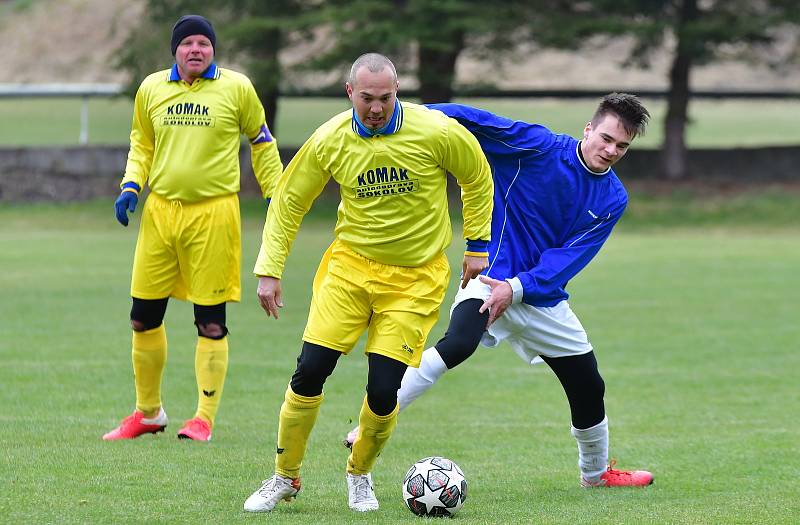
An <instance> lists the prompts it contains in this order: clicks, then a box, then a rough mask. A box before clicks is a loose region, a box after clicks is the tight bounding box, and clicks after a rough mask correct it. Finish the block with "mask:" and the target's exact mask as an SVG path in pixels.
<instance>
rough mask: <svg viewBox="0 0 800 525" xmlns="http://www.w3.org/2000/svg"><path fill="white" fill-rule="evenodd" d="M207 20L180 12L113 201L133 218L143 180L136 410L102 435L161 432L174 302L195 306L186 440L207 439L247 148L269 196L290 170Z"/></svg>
mask: <svg viewBox="0 0 800 525" xmlns="http://www.w3.org/2000/svg"><path fill="white" fill-rule="evenodd" d="M216 45H217V39H216V34H215V32H214V28H213V27H212V25H211V22H209V21H208V20H206V19H205V18H203V17H202V16H199V15H186V16H183V17H181V18H180V19H179V20H178V21H177V22H176V23H175V26H174V27H173V29H172V39H171V43H170V48H171V50H172V55H173V56H174V57H175V64H174V65H173V66H172V68H171V69H167V70H164V71H159V72H157V73H153V74H151V75H150V76H148V77H147V78H145V79H144V81H142V84H141V85H140V86H139V90H138V91H137V93H136V100H135V102H134V108H133V124H132V128H131V147H130V152H129V153H128V163H127V165H126V167H125V175H124V177H123V178H122V182H121V184H120V188H121V190H122V193H120V196H119V198H117V201H116V202H115V203H114V207H115V211H116V216H117V220H118V221H119V222H120V223H121V224H122V225H123V226H127V225H128V212H133V211H134V209H135V208H136V204H137V202H138V195H139V192H140V191H141V190H142V188H144V186H145V184H147V185H148V186H149V187H150V196H149V197H148V198H147V202H146V203H145V205H144V211H143V213H142V221H141V225H140V227H139V238H138V240H137V242H136V254H135V255H134V258H133V277H132V279H131V296H132V298H133V306H132V308H131V327H132V328H133V356H132V360H133V371H134V385H135V387H136V408H135V410H134V412H133V414H131V415H130V416H128V417H126V418H125V419H123V420H122V423H121V424H120V425H119V426H118V427H117V428H115V429H114V430H112V431H110V432H108V433H106V434H105V435H104V436H103V439H105V440H117V439H133V438H136V437H138V436H140V435H142V434H147V433H156V432H160V431H163V430H164V427H166V425H167V415H166V413H165V412H164V408H163V407H162V405H161V377H162V373H163V371H164V366H165V364H166V360H167V333H166V329H165V328H164V323H163V321H164V314H165V312H166V309H167V301H168V300H169V298H170V297H174V298H176V299H182V300H188V301H191V302H192V303H194V319H195V325H197V335H198V338H197V347H196V350H195V376H196V378H197V396H198V403H197V411H196V412H195V414H194V417H192V418H191V419H189V420H187V421H186V422H185V424H184V426H183V427H182V428H181V429H180V430H179V431H178V437H180V438H184V439H191V440H196V441H209V440H210V439H211V431H212V428H213V426H214V418H215V416H216V414H217V409H218V407H219V402H220V398H221V397H222V388H223V386H224V383H225V375H226V371H227V368H228V337H227V335H228V329H227V327H226V326H225V317H226V316H225V305H226V303H227V302H228V301H238V300H239V299H240V296H241V282H240V281H241V279H240V276H239V274H240V262H239V261H240V259H241V231H240V230H241V228H240V225H239V223H240V217H239V200H238V197H237V193H238V191H239V147H240V140H241V136H242V135H243V134H244V135H246V136H247V137H248V138H249V139H250V144H251V157H252V163H253V171H254V172H255V175H256V178H257V179H258V183H259V185H260V186H261V191H262V194H263V196H264V197H265V198H267V199H268V198H269V197H270V196H271V195H272V188H273V186H274V185H275V181H276V180H277V178H278V176H279V175H280V173H281V171H282V170H283V167H282V165H281V161H280V157H279V156H278V147H277V145H276V143H275V141H274V140H273V138H272V136H271V135H270V132H269V129H267V125H266V121H265V117H264V108H263V107H262V105H261V102H260V101H259V99H258V96H257V95H256V91H255V89H254V88H253V85H252V84H251V83H250V80H249V79H248V78H247V77H246V76H244V75H242V74H241V73H237V72H235V71H231V70H230V69H223V68H220V67H217V65H216V64H215V63H214V51H215V49H216Z"/></svg>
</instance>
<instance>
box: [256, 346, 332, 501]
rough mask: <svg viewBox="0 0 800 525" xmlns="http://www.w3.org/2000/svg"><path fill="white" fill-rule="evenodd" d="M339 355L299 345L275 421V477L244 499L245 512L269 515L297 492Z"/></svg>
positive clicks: (323, 349)
mask: <svg viewBox="0 0 800 525" xmlns="http://www.w3.org/2000/svg"><path fill="white" fill-rule="evenodd" d="M341 355H342V353H341V352H339V351H337V350H332V349H330V348H326V347H324V346H320V345H316V344H313V343H308V342H305V343H303V349H302V351H301V352H300V356H299V357H298V358H297V368H296V369H295V372H294V374H293V375H292V380H291V382H290V383H289V386H288V388H287V389H286V394H285V395H284V400H283V404H282V405H281V410H280V416H279V419H278V443H277V453H276V455H275V474H274V475H273V476H272V477H271V478H269V479H267V480H264V482H263V484H262V485H261V487H260V488H259V489H258V490H256V491H255V492H254V493H253V494H252V495H251V496H250V497H249V498H247V501H245V503H244V509H245V510H246V511H249V512H268V511H271V510H272V509H273V508H274V507H275V505H277V504H278V503H279V502H280V501H281V500H286V501H290V500H291V499H292V498H294V497H295V496H296V495H297V494H298V492H300V466H301V464H302V462H303V457H304V456H305V453H306V445H307V443H308V437H309V435H310V434H311V430H312V429H313V427H314V423H315V422H316V420H317V415H318V414H319V408H320V405H321V404H322V399H323V394H322V387H323V385H324V384H325V380H326V379H327V378H328V376H330V375H331V373H333V369H334V368H335V367H336V362H337V360H338V359H339V356H341Z"/></svg>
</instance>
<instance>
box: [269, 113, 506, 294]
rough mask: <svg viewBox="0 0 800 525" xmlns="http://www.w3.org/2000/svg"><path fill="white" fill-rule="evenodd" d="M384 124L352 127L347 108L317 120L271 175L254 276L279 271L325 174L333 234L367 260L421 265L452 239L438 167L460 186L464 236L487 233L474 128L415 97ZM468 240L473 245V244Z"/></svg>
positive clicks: (488, 187)
mask: <svg viewBox="0 0 800 525" xmlns="http://www.w3.org/2000/svg"><path fill="white" fill-rule="evenodd" d="M398 111H399V115H400V116H399V121H398V122H397V125H396V126H394V130H393V132H391V133H390V134H386V135H375V136H372V137H365V136H362V135H361V134H359V133H358V132H357V129H356V125H355V120H354V119H355V117H354V115H353V112H352V111H351V110H348V111H345V112H343V113H341V114H339V115H336V116H335V117H333V118H332V119H330V120H329V121H328V122H326V123H325V124H323V125H322V126H320V127H319V128H318V129H317V130H316V131H315V132H314V134H313V135H312V136H311V137H310V138H309V139H308V140H307V141H306V143H305V144H304V145H303V147H302V148H301V149H300V151H298V152H297V154H296V155H295V157H294V158H293V159H292V161H291V162H290V163H289V165H288V166H287V168H286V170H285V172H284V173H283V174H282V175H281V176H280V178H279V179H278V183H277V186H276V189H275V194H274V198H273V200H272V204H271V205H270V209H269V212H268V213H267V218H266V222H265V225H264V232H263V238H262V244H261V250H260V252H259V255H258V259H257V261H256V265H255V269H254V272H255V274H256V275H264V276H272V277H278V278H280V277H281V274H282V272H283V269H284V264H285V261H286V257H287V255H288V253H289V250H290V248H291V244H292V242H293V241H294V238H295V236H296V234H297V230H298V229H299V227H300V222H301V221H302V219H303V216H304V215H305V214H306V213H307V212H308V210H309V209H310V207H311V204H312V203H313V201H314V199H316V197H317V196H318V195H319V194H320V193H321V192H322V190H323V188H324V187H325V184H326V183H327V182H328V180H329V179H330V178H331V177H333V179H334V180H335V181H336V182H337V183H338V184H339V188H340V195H341V203H340V204H339V209H338V218H337V222H336V229H335V233H336V237H337V238H338V239H340V240H341V241H342V242H344V243H345V244H346V245H347V246H349V247H350V248H351V249H353V250H354V251H355V252H356V253H358V254H360V255H363V256H364V257H366V258H368V259H372V260H374V261H377V262H380V263H383V264H391V265H395V266H412V267H413V266H422V265H423V264H425V263H427V262H429V261H430V260H432V259H433V258H434V257H436V256H437V255H439V254H441V253H442V252H443V251H444V249H445V248H446V247H447V246H448V245H449V244H450V241H451V240H452V226H451V224H450V216H449V214H448V207H447V173H448V172H449V173H451V174H452V175H453V176H454V177H455V179H456V181H457V182H458V184H459V185H460V186H461V197H462V202H463V216H464V237H465V238H466V239H468V240H470V241H477V244H475V243H473V244H471V245H470V251H471V252H474V251H479V252H483V251H485V246H486V244H487V241H488V240H489V238H490V226H491V217H492V198H493V184H492V176H491V169H490V167H489V164H488V162H487V160H486V157H485V156H484V154H483V152H482V151H481V148H480V145H479V144H478V141H477V140H476V139H475V137H474V136H473V135H472V134H471V133H470V132H469V131H467V130H466V129H465V128H464V127H463V126H461V124H459V123H458V122H457V121H456V120H454V119H451V118H449V117H447V116H446V115H444V114H443V113H441V112H440V111H435V110H430V109H428V108H426V107H425V106H421V105H418V104H411V103H405V102H404V103H402V104H401V103H400V101H399V100H398V101H397V102H396V108H395V112H398ZM475 246H478V248H477V250H476V248H475Z"/></svg>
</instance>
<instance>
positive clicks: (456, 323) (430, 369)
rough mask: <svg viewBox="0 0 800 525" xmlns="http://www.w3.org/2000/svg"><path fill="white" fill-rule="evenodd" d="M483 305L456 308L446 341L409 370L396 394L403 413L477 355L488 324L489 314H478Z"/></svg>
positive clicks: (467, 303)
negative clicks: (445, 375)
mask: <svg viewBox="0 0 800 525" xmlns="http://www.w3.org/2000/svg"><path fill="white" fill-rule="evenodd" d="M482 305H483V300H482V299H467V300H465V301H462V302H461V303H459V304H457V305H456V306H455V308H453V313H452V314H451V316H450V325H449V326H448V327H447V331H446V332H445V334H444V337H442V338H441V339H439V342H438V343H436V345H434V346H432V347H431V348H428V349H427V350H425V351H424V352H422V359H421V360H420V364H419V367H418V368H414V367H408V369H407V370H406V372H405V374H404V375H403V381H402V384H401V386H400V390H399V391H398V393H397V399H398V402H399V403H400V410H403V409H404V408H405V407H407V406H408V405H410V404H411V403H412V402H413V401H414V400H415V399H417V398H418V397H419V396H421V395H422V394H424V393H425V392H427V391H428V389H429V388H431V387H432V386H433V385H434V383H436V381H438V380H439V378H440V377H442V375H444V373H445V372H447V371H448V370H451V369H453V368H455V367H456V366H458V365H459V364H461V363H463V362H464V361H465V360H466V359H467V358H469V356H471V355H472V354H473V353H475V349H476V348H478V344H479V343H480V341H481V337H482V336H483V333H484V332H485V331H486V322H487V321H488V320H489V312H488V311H486V312H483V313H480V312H478V310H479V309H480V307H481V306H482Z"/></svg>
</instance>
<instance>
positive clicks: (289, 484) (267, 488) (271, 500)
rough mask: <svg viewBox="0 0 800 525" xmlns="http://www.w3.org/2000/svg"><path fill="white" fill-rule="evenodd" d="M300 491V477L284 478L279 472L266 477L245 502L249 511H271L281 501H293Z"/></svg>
mask: <svg viewBox="0 0 800 525" xmlns="http://www.w3.org/2000/svg"><path fill="white" fill-rule="evenodd" d="M298 492H300V478H295V479H291V478H284V477H283V476H279V475H278V474H275V475H273V476H272V477H271V478H269V479H265V480H264V481H263V482H262V484H261V487H260V488H259V489H258V490H257V491H255V492H253V493H252V494H251V495H250V497H249V498H247V501H245V502H244V510H246V511H247V512H269V511H271V510H272V509H274V508H275V505H277V504H278V502H279V501H281V500H285V501H292V500H293V499H294V497H295V496H297V493H298Z"/></svg>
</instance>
